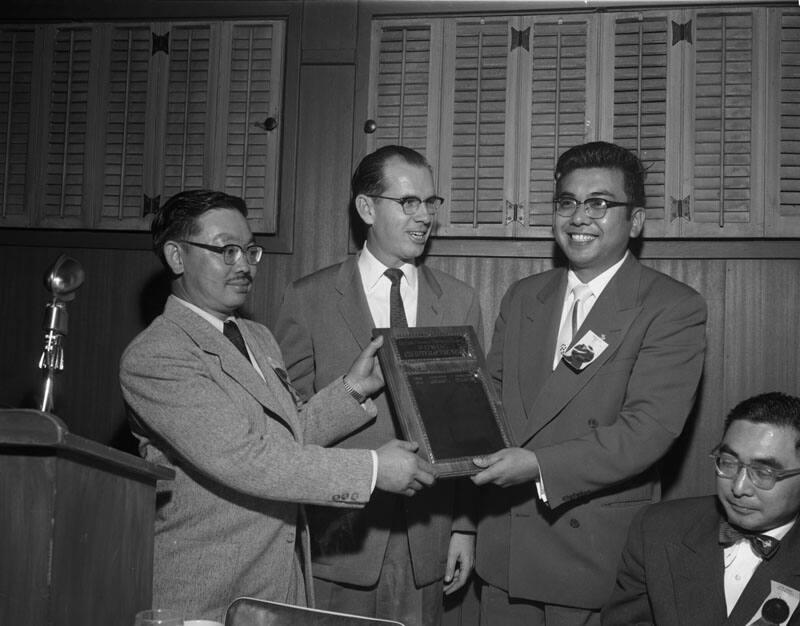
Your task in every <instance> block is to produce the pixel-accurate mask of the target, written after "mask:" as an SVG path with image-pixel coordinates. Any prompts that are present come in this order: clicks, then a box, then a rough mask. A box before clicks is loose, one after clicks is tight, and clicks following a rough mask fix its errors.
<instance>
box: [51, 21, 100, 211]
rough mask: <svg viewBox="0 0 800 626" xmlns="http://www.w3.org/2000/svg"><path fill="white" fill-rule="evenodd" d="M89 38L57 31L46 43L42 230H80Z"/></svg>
mask: <svg viewBox="0 0 800 626" xmlns="http://www.w3.org/2000/svg"><path fill="white" fill-rule="evenodd" d="M92 34H93V31H92V29H91V28H90V27H86V26H77V27H73V26H59V27H56V28H55V33H54V37H53V40H52V42H51V44H52V70H51V72H52V73H51V74H50V86H49V87H50V92H49V102H48V126H47V147H46V156H45V159H46V171H45V178H44V180H43V181H42V183H43V187H44V190H43V193H42V198H41V202H42V206H41V213H40V223H41V224H42V225H44V226H48V225H58V226H73V227H75V226H81V225H84V224H85V215H84V203H85V201H86V198H85V196H84V191H85V188H84V186H85V183H86V175H87V172H86V163H85V160H86V157H87V141H88V136H87V133H89V107H90V91H91V85H90V81H91V80H92V76H91V69H92V62H93V58H92V44H93V37H92Z"/></svg>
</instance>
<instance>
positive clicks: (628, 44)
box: [613, 14, 683, 237]
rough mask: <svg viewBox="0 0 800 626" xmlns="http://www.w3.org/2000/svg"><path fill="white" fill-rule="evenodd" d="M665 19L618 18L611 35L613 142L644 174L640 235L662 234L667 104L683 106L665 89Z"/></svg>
mask: <svg viewBox="0 0 800 626" xmlns="http://www.w3.org/2000/svg"><path fill="white" fill-rule="evenodd" d="M669 22H670V20H669V18H668V16H667V15H664V14H656V15H652V14H644V15H632V16H620V17H619V18H617V19H616V20H615V33H614V112H613V141H614V142H615V143H617V144H619V145H621V146H624V147H625V148H627V149H629V150H631V151H632V152H634V153H635V154H637V155H638V156H639V158H640V160H641V161H642V164H643V166H644V168H645V170H646V173H647V174H646V177H645V195H646V201H645V206H646V214H647V221H646V226H645V234H646V235H648V236H651V237H652V236H658V235H663V234H664V232H665V230H666V226H665V219H666V217H667V215H666V212H665V197H666V191H667V190H666V175H667V167H668V165H667V136H668V133H669V132H673V133H678V132H680V129H677V128H670V127H669V124H668V120H667V106H668V103H672V102H675V105H676V106H683V102H681V95H680V94H675V93H670V90H669V88H668V84H669V83H668V47H669V46H670V45H671V43H670V42H669V41H668V35H669Z"/></svg>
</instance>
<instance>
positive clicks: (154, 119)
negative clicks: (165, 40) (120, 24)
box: [143, 22, 173, 202]
mask: <svg viewBox="0 0 800 626" xmlns="http://www.w3.org/2000/svg"><path fill="white" fill-rule="evenodd" d="M150 32H151V36H152V33H156V34H157V35H164V34H168V35H169V45H170V49H172V44H173V41H172V25H171V24H170V23H168V22H154V23H152V24H151V25H150ZM169 59H170V56H169V54H165V53H164V52H157V53H156V54H151V56H150V63H149V67H148V75H147V104H146V109H145V110H146V112H147V115H146V120H145V137H144V153H145V160H144V172H143V176H144V185H143V189H144V193H145V195H147V196H148V197H150V198H155V197H157V196H161V202H164V201H165V200H166V198H164V197H163V195H164V150H165V146H166V135H167V95H168V93H169ZM143 200H144V199H143Z"/></svg>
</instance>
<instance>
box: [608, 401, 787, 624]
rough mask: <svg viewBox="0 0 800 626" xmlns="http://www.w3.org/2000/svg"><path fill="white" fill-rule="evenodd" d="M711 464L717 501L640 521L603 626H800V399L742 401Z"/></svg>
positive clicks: (657, 512)
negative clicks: (698, 625)
mask: <svg viewBox="0 0 800 626" xmlns="http://www.w3.org/2000/svg"><path fill="white" fill-rule="evenodd" d="M712 456H713V457H714V464H715V467H716V474H717V496H716V497H714V496H706V497H702V498H687V499H683V500H672V501H668V502H662V503H659V504H656V505H653V506H652V507H648V508H646V509H644V510H643V511H641V512H640V513H639V514H638V515H637V516H636V518H635V519H634V521H633V524H632V525H631V529H630V534H629V536H628V542H627V544H626V545H625V549H624V551H623V553H622V559H621V561H620V566H619V571H618V574H617V583H616V586H615V588H614V592H613V594H612V596H611V599H610V601H609V602H608V604H607V605H606V607H605V608H604V609H603V624H605V625H607V626H628V625H630V624H657V625H658V626H695V625H697V624H703V625H704V626H715V625H717V624H729V625H731V626H734V625H737V626H738V625H742V626H744V625H745V624H748V625H758V626H770V625H772V626H775V625H778V624H781V625H786V624H789V625H791V626H797V625H798V624H800V610H798V608H797V607H798V604H800V527H799V526H800V525H798V524H797V523H796V522H797V517H798V513H800V398H796V397H793V396H789V395H786V394H783V393H777V392H773V393H765V394H762V395H759V396H755V397H753V398H750V399H748V400H745V401H743V402H741V403H740V404H738V405H737V406H736V407H735V408H734V409H733V410H732V411H731V412H730V414H728V417H727V419H726V420H725V433H724V435H723V437H722V442H721V443H720V444H719V446H717V448H716V450H715V451H714V454H713V455H712Z"/></svg>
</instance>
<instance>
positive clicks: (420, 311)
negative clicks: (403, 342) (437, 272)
mask: <svg viewBox="0 0 800 626" xmlns="http://www.w3.org/2000/svg"><path fill="white" fill-rule="evenodd" d="M417 280H418V284H417V326H441V325H442V316H443V315H444V312H443V311H442V308H441V306H440V304H439V302H440V299H441V297H442V288H441V286H440V285H439V281H437V280H436V277H435V276H434V275H433V272H431V271H430V270H429V269H428V268H427V267H425V266H424V265H419V266H417Z"/></svg>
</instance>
